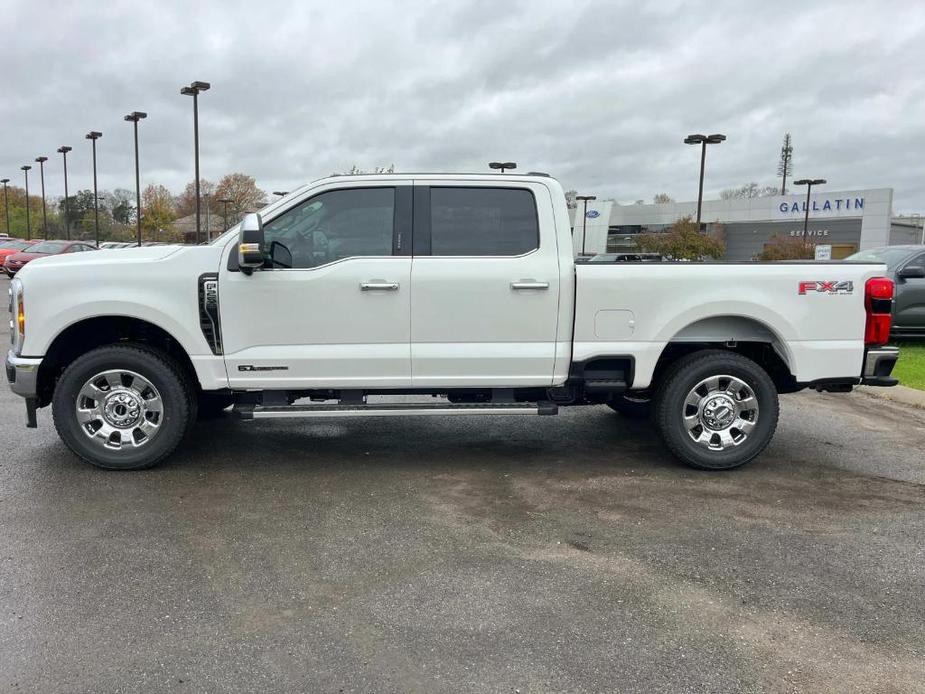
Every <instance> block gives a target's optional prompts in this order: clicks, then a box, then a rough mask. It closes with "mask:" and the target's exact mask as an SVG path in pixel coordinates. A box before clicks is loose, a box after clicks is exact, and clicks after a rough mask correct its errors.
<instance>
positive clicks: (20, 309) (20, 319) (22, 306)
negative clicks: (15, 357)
mask: <svg viewBox="0 0 925 694" xmlns="http://www.w3.org/2000/svg"><path fill="white" fill-rule="evenodd" d="M16 325H17V327H18V328H19V342H20V344H22V340H23V338H24V337H25V336H26V302H25V301H23V296H22V292H20V294H19V302H18V305H17V310H16Z"/></svg>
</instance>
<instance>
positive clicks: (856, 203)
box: [778, 198, 864, 214]
mask: <svg viewBox="0 0 925 694" xmlns="http://www.w3.org/2000/svg"><path fill="white" fill-rule="evenodd" d="M778 209H779V210H780V211H781V212H782V213H784V214H788V213H794V212H800V213H802V214H805V213H806V201H805V200H804V201H803V202H782V203H781V204H780V206H779V207H778ZM863 209H864V198H826V199H825V200H812V201H811V202H810V205H809V210H810V212H829V211H831V210H863Z"/></svg>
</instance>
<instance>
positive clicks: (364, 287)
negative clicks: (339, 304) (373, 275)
mask: <svg viewBox="0 0 925 694" xmlns="http://www.w3.org/2000/svg"><path fill="white" fill-rule="evenodd" d="M360 291H364V292H397V291H398V282H384V281H382V280H370V281H369V282H360Z"/></svg>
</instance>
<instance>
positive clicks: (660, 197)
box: [652, 193, 674, 205]
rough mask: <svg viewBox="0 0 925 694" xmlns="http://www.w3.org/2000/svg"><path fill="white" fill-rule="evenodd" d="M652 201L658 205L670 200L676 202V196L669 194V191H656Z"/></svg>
mask: <svg viewBox="0 0 925 694" xmlns="http://www.w3.org/2000/svg"><path fill="white" fill-rule="evenodd" d="M652 202H653V203H654V204H656V205H664V204H666V203H669V202H674V198H673V197H671V196H670V195H668V193H656V194H655V195H654V196H653V197H652Z"/></svg>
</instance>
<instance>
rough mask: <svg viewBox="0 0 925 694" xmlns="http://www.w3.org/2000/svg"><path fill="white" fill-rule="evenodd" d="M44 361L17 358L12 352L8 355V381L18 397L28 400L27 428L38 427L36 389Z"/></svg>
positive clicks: (34, 358) (31, 358) (33, 358)
mask: <svg viewBox="0 0 925 694" xmlns="http://www.w3.org/2000/svg"><path fill="white" fill-rule="evenodd" d="M41 365H42V360H41V359H40V358H36V357H17V356H16V355H15V354H13V351H12V350H10V351H9V352H7V355H6V380H7V381H9V382H10V388H11V389H12V391H13V392H14V393H16V394H17V395H21V396H22V397H24V398H25V399H26V426H27V427H29V428H30V429H35V427H36V417H35V411H36V409H37V407H38V397H37V394H36V389H37V385H38V375H39V366H41Z"/></svg>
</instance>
